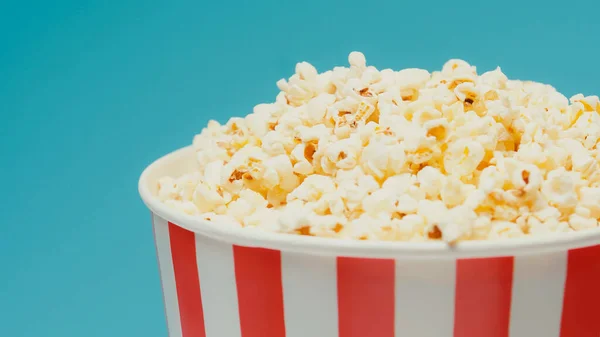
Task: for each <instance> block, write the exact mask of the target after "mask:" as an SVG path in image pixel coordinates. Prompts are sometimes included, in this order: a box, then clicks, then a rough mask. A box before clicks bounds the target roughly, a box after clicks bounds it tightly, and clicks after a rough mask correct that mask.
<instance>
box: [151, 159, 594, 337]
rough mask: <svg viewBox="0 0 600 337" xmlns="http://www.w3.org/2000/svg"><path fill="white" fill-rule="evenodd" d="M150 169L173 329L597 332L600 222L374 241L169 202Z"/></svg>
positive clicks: (159, 170)
mask: <svg viewBox="0 0 600 337" xmlns="http://www.w3.org/2000/svg"><path fill="white" fill-rule="evenodd" d="M196 167H197V164H196V162H195V154H194V151H193V149H192V148H191V147H187V148H183V149H180V150H178V151H175V152H173V153H171V154H169V155H167V156H165V157H163V158H161V159H159V160H157V161H156V162H154V163H153V164H152V165H150V166H149V167H148V168H147V169H146V170H145V171H144V173H143V174H142V176H141V178H140V182H139V190H140V194H141V196H142V199H143V200H144V202H145V203H146V205H147V206H148V208H149V209H150V210H151V212H152V223H153V229H154V234H155V239H156V248H157V254H158V262H159V269H160V276H161V281H162V288H163V294H164V302H165V308H166V309H165V311H166V316H167V325H168V330H169V336H170V337H242V336H243V337H284V336H285V337H337V336H339V337H394V336H396V337H599V336H600V230H591V231H587V232H578V233H569V234H562V235H561V234H557V235H552V236H548V237H544V238H536V239H531V238H526V239H511V240H504V241H496V242H487V241H481V242H463V243H459V244H457V245H454V246H448V245H446V244H444V243H441V242H426V243H405V242H371V241H353V240H340V239H326V238H315V237H307V236H298V235H286V234H277V233H267V232H263V231H260V230H256V229H244V228H237V227H231V226H220V225H219V224H212V223H208V222H206V221H203V220H201V219H197V218H194V217H192V216H188V215H185V214H183V213H179V212H176V211H174V210H171V209H170V208H168V207H167V206H165V205H164V204H162V203H161V202H160V201H159V200H158V199H157V198H156V197H155V193H156V188H157V179H158V178H160V177H162V176H164V175H171V176H178V175H181V174H183V173H187V172H191V171H193V170H194V169H195V168H196Z"/></svg>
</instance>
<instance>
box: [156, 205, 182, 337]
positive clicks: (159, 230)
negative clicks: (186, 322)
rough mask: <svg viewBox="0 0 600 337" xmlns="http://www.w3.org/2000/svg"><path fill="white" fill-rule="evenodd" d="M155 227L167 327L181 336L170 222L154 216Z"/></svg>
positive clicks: (172, 332) (175, 334)
mask: <svg viewBox="0 0 600 337" xmlns="http://www.w3.org/2000/svg"><path fill="white" fill-rule="evenodd" d="M152 224H153V227H154V240H155V242H156V252H157V255H158V268H159V269H160V281H161V283H162V289H163V299H164V302H165V313H166V315H167V329H168V330H169V337H181V336H183V334H182V332H181V319H180V316H179V302H178V301H177V287H176V285H175V271H174V270H173V259H172V257H171V242H170V239H169V223H168V222H167V221H165V220H164V219H162V218H160V217H159V216H158V215H153V216H152Z"/></svg>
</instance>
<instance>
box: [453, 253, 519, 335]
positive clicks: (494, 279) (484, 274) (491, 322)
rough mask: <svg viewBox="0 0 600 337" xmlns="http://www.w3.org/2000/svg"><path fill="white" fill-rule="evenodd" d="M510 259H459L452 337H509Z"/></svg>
mask: <svg viewBox="0 0 600 337" xmlns="http://www.w3.org/2000/svg"><path fill="white" fill-rule="evenodd" d="M512 277H513V258H512V257H499V258H486V259H464V260H458V262H457V265H456V298H455V303H454V337H482V336H485V337H508V331H509V324H510V302H511V292H512Z"/></svg>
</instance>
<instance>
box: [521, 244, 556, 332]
mask: <svg viewBox="0 0 600 337" xmlns="http://www.w3.org/2000/svg"><path fill="white" fill-rule="evenodd" d="M566 275H567V253H566V252H559V253H549V254H544V255H532V256H521V257H515V266H514V273H513V287H512V303H511V311H510V337H533V336H543V337H559V336H560V321H561V312H562V303H563V292H564V287H565V280H566V277H567V276H566Z"/></svg>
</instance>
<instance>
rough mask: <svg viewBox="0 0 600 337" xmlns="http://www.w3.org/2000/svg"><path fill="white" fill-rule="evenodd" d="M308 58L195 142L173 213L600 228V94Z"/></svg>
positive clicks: (337, 233) (407, 233) (240, 222)
mask: <svg viewBox="0 0 600 337" xmlns="http://www.w3.org/2000/svg"><path fill="white" fill-rule="evenodd" d="M348 62H349V64H350V66H349V67H335V68H334V69H332V70H329V71H326V72H323V73H319V72H318V71H317V69H316V68H315V67H314V66H312V65H311V64H309V63H307V62H300V63H298V64H297V65H296V68H295V73H294V74H293V75H292V76H291V77H290V78H289V79H282V80H279V81H278V82H277V86H278V88H279V89H280V90H281V92H280V93H279V94H278V95H277V96H276V98H275V101H274V102H273V103H263V104H258V105H256V106H255V107H254V108H253V110H252V113H251V114H248V115H247V116H246V117H244V118H239V117H234V118H231V119H230V120H229V121H228V122H227V123H225V124H224V125H221V124H219V123H218V122H216V121H210V122H209V123H208V124H207V126H206V127H205V128H204V129H203V130H202V131H201V132H200V134H198V135H196V136H195V137H194V139H193V148H194V150H195V151H196V159H197V165H196V170H195V171H194V172H191V173H189V174H185V175H183V176H181V177H163V178H161V179H159V180H158V183H157V191H156V195H157V197H158V198H159V199H160V200H161V201H162V202H164V203H165V205H167V206H168V207H170V208H173V209H176V210H178V211H180V212H183V213H185V214H187V215H189V216H193V217H197V218H199V219H202V220H203V221H210V222H213V223H215V224H217V225H221V226H239V227H244V228H257V229H260V230H267V231H272V232H281V233H291V234H298V235H308V236H322V237H332V238H345V239H358V240H392V241H435V240H442V241H445V242H448V243H453V242H457V241H462V240H500V239H506V238H516V237H524V236H543V235H547V234H550V233H566V232H572V231H583V230H589V229H594V228H598V227H599V224H598V220H599V219H600V163H599V160H600V149H599V148H598V146H597V143H598V141H599V140H600V99H599V98H598V96H584V95H582V94H577V95H574V96H572V97H571V98H570V99H567V98H566V97H565V96H564V95H562V94H560V93H559V92H557V91H556V89H554V88H553V87H551V86H549V85H545V84H541V83H536V82H531V81H516V80H509V79H508V78H507V77H506V75H504V74H503V73H502V70H501V69H500V68H496V69H493V70H491V71H487V72H484V73H483V74H481V75H478V74H477V69H476V68H475V67H474V66H471V65H470V64H468V63H467V62H465V61H463V60H457V59H452V60H449V61H448V62H446V63H445V64H444V65H443V67H442V69H441V71H434V72H429V71H427V70H424V69H417V68H409V69H403V70H400V71H394V70H391V69H384V70H381V71H380V70H378V69H377V68H375V67H373V66H370V65H367V62H366V59H365V56H364V55H363V54H362V53H359V52H352V53H350V55H349V56H348Z"/></svg>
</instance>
